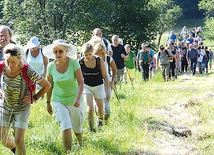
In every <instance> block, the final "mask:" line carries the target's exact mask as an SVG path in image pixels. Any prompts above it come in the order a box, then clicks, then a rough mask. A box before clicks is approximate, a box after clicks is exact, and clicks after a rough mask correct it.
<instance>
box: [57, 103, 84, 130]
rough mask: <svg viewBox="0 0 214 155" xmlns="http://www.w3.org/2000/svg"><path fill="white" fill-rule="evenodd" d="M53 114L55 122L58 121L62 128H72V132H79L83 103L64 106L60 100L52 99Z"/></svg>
mask: <svg viewBox="0 0 214 155" xmlns="http://www.w3.org/2000/svg"><path fill="white" fill-rule="evenodd" d="M53 105H54V114H55V117H56V120H57V122H59V123H60V126H61V128H62V130H63V131H64V130H66V129H70V128H72V129H73V130H74V133H81V132H82V130H83V127H82V124H83V122H84V103H83V102H81V103H80V106H79V107H75V106H73V105H70V106H65V105H63V104H61V103H60V102H57V101H53Z"/></svg>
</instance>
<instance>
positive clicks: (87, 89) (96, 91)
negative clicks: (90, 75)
mask: <svg viewBox="0 0 214 155" xmlns="http://www.w3.org/2000/svg"><path fill="white" fill-rule="evenodd" d="M83 94H92V95H93V96H94V98H96V99H103V98H105V97H106V93H105V87H104V84H101V85H99V86H93V87H91V86H88V85H84V90H83Z"/></svg>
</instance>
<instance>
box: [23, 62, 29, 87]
mask: <svg viewBox="0 0 214 155" xmlns="http://www.w3.org/2000/svg"><path fill="white" fill-rule="evenodd" d="M27 69H28V64H27V63H24V67H22V75H23V78H24V80H25V81H26V82H27V84H28V83H29V82H30V79H29V77H28V75H27Z"/></svg>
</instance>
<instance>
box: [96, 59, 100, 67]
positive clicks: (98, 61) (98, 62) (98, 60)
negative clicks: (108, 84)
mask: <svg viewBox="0 0 214 155" xmlns="http://www.w3.org/2000/svg"><path fill="white" fill-rule="evenodd" d="M96 61H97V62H96V63H97V64H98V66H99V67H100V57H96Z"/></svg>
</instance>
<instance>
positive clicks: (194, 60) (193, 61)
mask: <svg viewBox="0 0 214 155" xmlns="http://www.w3.org/2000/svg"><path fill="white" fill-rule="evenodd" d="M196 64H197V60H196V58H195V59H191V63H190V65H191V70H192V75H195V70H196Z"/></svg>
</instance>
